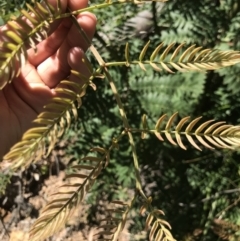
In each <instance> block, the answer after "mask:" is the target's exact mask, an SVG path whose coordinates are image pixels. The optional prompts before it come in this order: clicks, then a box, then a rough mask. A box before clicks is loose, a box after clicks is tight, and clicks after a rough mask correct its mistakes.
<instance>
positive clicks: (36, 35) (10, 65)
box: [0, 0, 62, 90]
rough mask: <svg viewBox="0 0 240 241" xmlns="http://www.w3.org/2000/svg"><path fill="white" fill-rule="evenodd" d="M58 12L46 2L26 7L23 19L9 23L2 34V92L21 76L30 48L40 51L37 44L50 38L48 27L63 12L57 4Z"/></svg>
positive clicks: (0, 78) (0, 57)
mask: <svg viewBox="0 0 240 241" xmlns="http://www.w3.org/2000/svg"><path fill="white" fill-rule="evenodd" d="M57 5H58V7H57V10H55V8H54V7H53V6H51V5H50V4H49V3H48V1H47V0H43V1H42V3H41V4H40V3H38V2H35V4H34V7H32V6H31V5H29V4H27V10H21V16H19V17H18V18H15V19H12V20H10V21H8V23H7V25H6V27H5V30H3V31H2V32H1V38H2V39H3V41H2V42H0V90H1V89H3V88H4V86H5V85H6V84H7V83H10V82H11V81H12V80H13V78H15V77H17V76H18V75H19V73H20V70H21V67H22V66H24V64H25V62H26V59H27V48H28V47H31V48H33V49H34V50H35V51H37V43H39V42H41V41H43V40H45V39H46V38H47V37H48V31H49V23H50V22H52V21H53V20H54V18H55V17H56V16H58V15H59V14H60V13H61V11H62V9H61V4H60V0H57Z"/></svg>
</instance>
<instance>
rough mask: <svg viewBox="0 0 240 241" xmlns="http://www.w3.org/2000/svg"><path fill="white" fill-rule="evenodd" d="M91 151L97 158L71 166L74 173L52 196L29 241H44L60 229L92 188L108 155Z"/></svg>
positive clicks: (87, 159)
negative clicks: (95, 153)
mask: <svg viewBox="0 0 240 241" xmlns="http://www.w3.org/2000/svg"><path fill="white" fill-rule="evenodd" d="M98 150H100V151H98ZM92 151H94V152H97V156H86V157H84V158H82V159H81V160H80V164H77V165H74V166H72V167H71V169H72V171H73V173H71V174H69V175H66V184H64V185H62V186H60V187H59V188H58V191H57V192H56V193H54V194H53V195H52V196H53V200H52V201H50V202H49V203H48V204H47V206H46V207H45V208H44V209H43V211H42V213H41V215H40V217H39V218H38V219H37V220H36V222H35V223H34V224H33V226H32V228H31V230H30V240H31V241H41V240H44V239H46V238H47V237H49V236H51V235H53V234H54V233H56V232H58V231H59V230H60V229H61V228H63V227H64V225H65V224H66V222H67V220H68V218H69V217H70V215H71V214H72V212H73V211H74V210H75V208H76V207H77V206H78V205H79V204H80V203H81V202H82V200H83V199H84V197H85V195H86V193H87V192H88V191H89V190H90V188H91V187H92V186H93V184H94V182H95V180H96V178H97V177H98V175H99V174H100V173H101V171H102V169H103V168H104V166H105V162H106V161H107V160H106V159H107V158H109V154H108V151H106V150H105V149H103V148H93V149H92ZM103 151H104V154H102V152H103Z"/></svg>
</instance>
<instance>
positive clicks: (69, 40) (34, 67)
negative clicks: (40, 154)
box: [0, 0, 96, 159]
mask: <svg viewBox="0 0 240 241" xmlns="http://www.w3.org/2000/svg"><path fill="white" fill-rule="evenodd" d="M63 4H65V6H66V5H67V4H69V5H70V7H71V9H80V8H84V7H86V6H87V1H78V3H75V4H74V0H69V2H68V3H67V1H66V0H64V1H63ZM77 19H78V22H79V23H80V25H81V27H82V28H83V29H84V31H85V32H86V34H87V35H88V37H89V39H91V38H92V37H93V34H94V31H95V26H96V18H95V16H94V15H92V14H90V13H82V14H81V15H79V16H77ZM5 28H6V27H3V28H2V29H0V36H1V31H3V30H4V29H5ZM50 32H51V35H50V36H49V38H48V39H46V40H45V41H43V42H41V43H40V44H39V45H38V46H37V49H38V51H37V53H34V50H33V49H29V50H28V61H27V64H26V65H25V66H24V67H23V68H22V71H21V74H20V75H19V76H18V77H17V78H15V79H14V80H13V82H12V83H11V84H9V85H7V86H5V88H4V89H3V90H1V91H0V110H1V111H0V133H1V134H0V159H1V157H2V156H3V155H4V154H5V153H6V152H7V151H8V150H9V148H10V147H11V146H12V145H13V144H14V143H16V142H17V141H19V140H20V138H21V136H22V134H23V132H24V131H26V130H27V129H29V128H30V127H31V123H32V121H33V119H34V118H36V116H37V114H38V113H39V112H41V111H42V108H43V106H44V105H45V104H46V103H47V102H48V101H49V99H50V98H51V97H52V96H54V95H55V93H54V87H56V86H57V84H58V83H59V82H60V81H61V80H62V79H64V78H66V77H68V76H69V73H70V69H75V70H77V71H80V72H82V73H83V74H84V72H85V71H86V70H85V68H84V66H83V65H82V64H79V63H80V62H81V59H82V58H83V56H84V51H85V50H86V49H87V47H88V46H87V44H86V43H85V42H84V40H83V38H82V37H81V36H80V34H79V33H78V31H77V29H76V27H75V26H72V22H71V20H70V19H64V20H63V21H62V22H58V23H53V24H52V25H51V30H50ZM0 38H1V37H0ZM0 41H1V39H0ZM69 79H71V80H73V81H75V79H74V76H71V75H70V76H69Z"/></svg>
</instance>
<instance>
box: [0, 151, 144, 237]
mask: <svg viewBox="0 0 240 241" xmlns="http://www.w3.org/2000/svg"><path fill="white" fill-rule="evenodd" d="M68 161H69V160H65V159H64V158H62V157H61V155H60V156H59V153H53V155H52V156H51V157H50V158H49V159H48V160H43V161H40V162H38V164H34V165H31V166H30V167H29V168H28V169H27V170H25V171H23V172H21V171H18V172H16V173H14V175H13V176H12V177H11V181H10V183H9V184H8V185H7V188H6V190H5V194H0V218H1V220H0V240H2V241H28V240H29V239H28V238H29V231H30V229H31V226H32V224H33V223H34V221H35V220H36V219H37V218H38V217H39V213H40V212H41V210H42V208H43V207H45V206H46V204H47V202H48V201H49V199H50V195H51V194H53V193H54V192H56V188H57V187H59V186H61V185H63V183H64V176H65V169H66V166H67V163H68ZM89 208H90V206H89V205H87V204H82V205H80V206H79V207H78V208H77V209H76V210H75V212H74V214H73V215H72V217H71V218H70V220H69V222H68V223H67V225H66V226H65V228H64V229H62V230H61V231H60V232H59V233H57V234H55V235H54V236H52V237H51V238H48V239H46V241H62V240H64V241H79V240H87V241H94V240H97V236H96V234H97V233H98V232H99V229H98V228H97V224H96V223H95V224H89V223H88V209H89ZM100 218H103V217H100ZM129 225H130V222H127V223H126V225H125V228H124V230H123V231H122V233H121V236H120V238H119V240H120V241H130V240H133V239H132V237H131V236H130V234H129V232H128V229H127V227H129ZM141 236H142V235H140V236H139V238H141ZM143 236H144V234H143ZM134 240H136V239H135V238H134ZM138 240H139V239H138Z"/></svg>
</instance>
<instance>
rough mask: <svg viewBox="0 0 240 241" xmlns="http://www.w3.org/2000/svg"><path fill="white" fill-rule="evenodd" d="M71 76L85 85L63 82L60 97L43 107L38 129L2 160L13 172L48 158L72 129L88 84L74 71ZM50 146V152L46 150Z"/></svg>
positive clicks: (36, 121)
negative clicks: (60, 139) (8, 164)
mask: <svg viewBox="0 0 240 241" xmlns="http://www.w3.org/2000/svg"><path fill="white" fill-rule="evenodd" d="M72 73H73V74H75V75H76V76H77V77H79V78H81V79H84V80H85V84H84V85H83V86H82V85H80V84H78V83H75V82H72V81H69V80H63V81H61V83H60V84H59V86H58V87H57V88H56V89H55V92H56V93H57V97H54V98H53V99H52V100H51V101H50V103H49V104H47V105H46V106H44V111H43V112H42V113H40V114H39V115H38V117H37V118H36V119H35V120H34V123H36V127H34V128H31V129H29V130H28V131H26V132H25V133H24V135H23V137H22V140H21V141H20V142H18V143H17V144H15V145H14V146H13V147H12V148H11V150H10V151H9V152H8V153H7V154H6V155H5V156H4V157H3V160H4V161H7V162H10V163H11V168H12V169H16V168H19V167H22V168H24V167H26V166H28V165H29V164H31V163H32V162H33V161H34V160H37V159H38V158H39V157H41V156H44V155H48V154H49V153H50V152H51V150H52V149H53V147H54V145H55V144H56V142H57V141H58V140H59V138H60V137H61V136H62V135H63V134H64V132H65V131H66V130H67V129H68V128H69V127H70V123H71V120H72V117H74V118H75V119H77V109H76V108H79V107H80V106H81V104H82V102H81V97H82V96H83V95H84V94H85V91H86V88H87V86H88V85H89V82H88V79H86V77H84V76H82V75H81V74H80V73H78V72H75V71H72ZM75 102H77V107H76V105H75ZM47 145H48V150H46V146H47Z"/></svg>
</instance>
